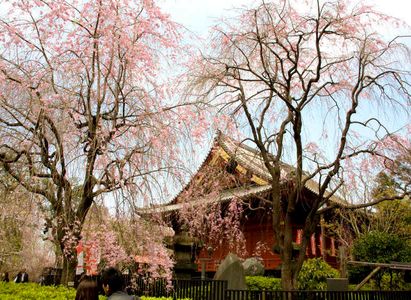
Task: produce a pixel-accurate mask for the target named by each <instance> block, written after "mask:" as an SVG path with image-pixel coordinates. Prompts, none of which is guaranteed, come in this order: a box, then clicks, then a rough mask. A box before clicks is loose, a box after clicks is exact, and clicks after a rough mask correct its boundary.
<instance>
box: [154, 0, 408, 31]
mask: <svg viewBox="0 0 411 300" xmlns="http://www.w3.org/2000/svg"><path fill="white" fill-rule="evenodd" d="M356 1H357V2H359V1H362V0H356ZM259 2H260V1H259V0H160V1H159V4H160V6H161V7H162V8H163V9H164V11H166V12H168V13H170V15H171V17H172V19H173V20H174V21H176V22H178V23H180V24H182V25H184V26H185V27H186V28H187V29H189V30H190V31H192V32H194V33H196V34H198V35H200V36H203V37H205V36H206V35H207V33H208V28H209V27H210V26H211V25H212V24H213V23H214V22H215V21H216V20H218V18H220V17H222V16H224V15H226V14H227V12H228V10H230V9H231V8H233V7H236V8H239V7H242V6H245V7H253V6H254V5H256V4H258V3H259ZM368 2H369V3H371V4H374V5H375V8H376V9H377V10H378V11H381V12H383V13H385V14H387V15H391V16H393V17H397V18H400V19H402V20H404V21H406V22H407V23H408V24H409V25H411V1H410V0H369V1H368Z"/></svg>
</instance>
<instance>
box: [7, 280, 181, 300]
mask: <svg viewBox="0 0 411 300" xmlns="http://www.w3.org/2000/svg"><path fill="white" fill-rule="evenodd" d="M75 297H76V290H75V289H73V288H66V287H63V286H40V285H38V284H37V283H18V284H16V283H14V282H9V283H5V282H0V300H48V299H56V300H74V298H75ZM106 299H107V297H105V296H100V297H99V300H106ZM141 299H142V300H155V299H157V300H171V299H172V298H165V297H163V298H153V297H141ZM187 300H188V299H187Z"/></svg>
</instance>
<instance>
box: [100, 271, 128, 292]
mask: <svg viewBox="0 0 411 300" xmlns="http://www.w3.org/2000/svg"><path fill="white" fill-rule="evenodd" d="M101 283H102V284H103V289H104V292H105V293H106V295H107V296H110V295H111V294H113V293H115V292H118V291H121V290H122V289H123V285H124V279H123V275H122V274H121V272H120V271H119V270H117V269H116V268H113V267H111V268H108V269H105V270H104V271H103V273H102V274H101Z"/></svg>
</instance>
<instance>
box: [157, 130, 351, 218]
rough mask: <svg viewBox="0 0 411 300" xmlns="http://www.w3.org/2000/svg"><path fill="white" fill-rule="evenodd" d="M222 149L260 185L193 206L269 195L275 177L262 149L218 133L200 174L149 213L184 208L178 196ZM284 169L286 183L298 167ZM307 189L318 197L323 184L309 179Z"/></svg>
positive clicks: (230, 192)
mask: <svg viewBox="0 0 411 300" xmlns="http://www.w3.org/2000/svg"><path fill="white" fill-rule="evenodd" d="M218 148H221V149H222V151H220V152H219V154H220V155H221V156H222V157H223V159H225V160H226V161H229V160H230V159H232V160H234V161H235V162H236V163H237V164H238V167H237V168H240V169H242V170H243V172H244V173H245V172H247V171H248V172H250V173H251V174H253V178H252V180H253V181H254V182H255V183H257V186H253V187H238V188H234V189H230V190H224V191H222V192H221V194H220V196H219V198H218V199H216V198H215V197H214V198H211V197H201V198H199V199H195V200H193V201H191V202H190V204H194V205H195V204H196V203H198V204H200V203H202V204H203V203H207V202H208V203H214V202H218V201H228V200H231V199H232V198H234V197H246V196H250V195H257V194H260V193H263V192H267V191H270V190H271V185H270V183H269V182H270V179H271V175H270V173H269V171H268V170H267V168H266V167H265V164H264V161H263V158H262V157H261V154H260V152H259V151H258V150H256V149H253V148H251V147H249V146H247V145H245V144H243V143H240V142H238V141H235V140H233V139H231V138H230V137H228V136H226V135H224V134H222V133H221V132H218V134H217V136H216V138H215V139H214V143H213V144H212V147H210V150H209V152H208V153H207V155H206V157H205V158H204V160H203V162H202V163H201V165H200V166H199V167H198V169H197V171H196V172H195V173H194V174H193V176H192V177H191V179H190V181H189V182H188V183H187V184H186V186H185V187H183V189H182V190H181V191H180V192H179V193H178V194H177V195H176V196H175V197H174V198H173V199H172V200H171V201H170V202H169V203H168V204H166V205H164V206H160V207H156V208H150V209H149V210H150V211H152V212H154V211H156V212H167V211H174V210H178V209H180V208H181V207H182V206H183V205H184V204H185V203H176V202H177V199H178V197H179V196H180V195H181V192H182V191H184V189H186V188H187V187H188V186H189V185H190V184H191V183H192V180H193V178H194V177H195V175H196V174H197V173H198V172H199V170H200V169H201V168H202V167H203V166H204V164H205V163H206V162H207V160H208V158H209V157H210V156H211V155H212V153H213V150H217V149H218ZM281 167H282V169H281V179H283V180H284V181H286V180H287V178H289V175H290V174H291V172H293V170H294V167H292V166H290V165H288V164H285V163H282V166H281ZM305 188H307V189H308V190H310V191H311V192H313V193H314V194H316V195H319V190H320V186H319V183H318V182H316V181H315V180H313V179H309V180H307V181H306V183H305ZM329 195H330V193H329V192H326V193H325V196H326V197H328V196H329ZM330 200H331V201H333V202H338V203H339V204H340V205H344V201H342V200H341V199H339V198H338V197H337V196H335V195H332V196H331V197H330Z"/></svg>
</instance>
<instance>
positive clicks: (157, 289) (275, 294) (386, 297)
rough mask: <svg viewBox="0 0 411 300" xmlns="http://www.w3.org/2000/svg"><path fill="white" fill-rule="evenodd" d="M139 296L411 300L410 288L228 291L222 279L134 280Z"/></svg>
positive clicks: (195, 299) (211, 299) (197, 299)
mask: <svg viewBox="0 0 411 300" xmlns="http://www.w3.org/2000/svg"><path fill="white" fill-rule="evenodd" d="M137 286H138V288H137V290H136V294H137V295H139V296H142V295H144V296H154V297H161V296H167V297H172V298H173V299H182V298H188V299H192V300H315V299H319V300H410V299H411V291H345V292H336V291H248V290H229V289H228V288H227V282H226V281H223V280H173V281H172V287H169V288H167V286H166V283H165V282H164V281H157V282H154V283H147V282H144V281H143V280H138V281H137Z"/></svg>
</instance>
